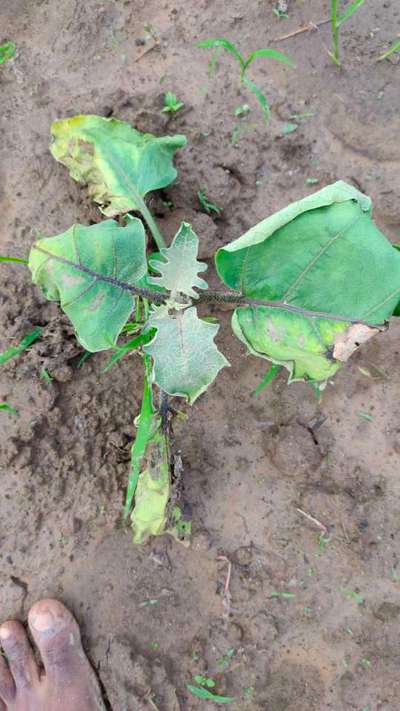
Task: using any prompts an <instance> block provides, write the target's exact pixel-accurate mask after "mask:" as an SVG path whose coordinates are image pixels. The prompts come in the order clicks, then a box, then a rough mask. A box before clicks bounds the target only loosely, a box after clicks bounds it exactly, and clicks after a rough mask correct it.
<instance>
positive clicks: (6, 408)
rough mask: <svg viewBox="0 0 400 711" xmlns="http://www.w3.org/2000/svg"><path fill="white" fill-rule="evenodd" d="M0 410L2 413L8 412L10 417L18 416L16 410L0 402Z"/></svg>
mask: <svg viewBox="0 0 400 711" xmlns="http://www.w3.org/2000/svg"><path fill="white" fill-rule="evenodd" d="M0 410H3V411H4V412H9V413H10V415H16V416H17V417H18V415H19V412H18V410H16V409H15V407H12V406H11V405H9V404H8V402H1V403H0Z"/></svg>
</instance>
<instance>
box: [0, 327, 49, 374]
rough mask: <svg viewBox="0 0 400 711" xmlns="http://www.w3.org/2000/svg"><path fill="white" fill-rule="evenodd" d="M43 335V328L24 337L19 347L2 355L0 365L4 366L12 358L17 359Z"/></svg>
mask: <svg viewBox="0 0 400 711" xmlns="http://www.w3.org/2000/svg"><path fill="white" fill-rule="evenodd" d="M41 333H42V329H41V328H34V329H33V331H31V332H30V333H28V334H27V335H26V336H24V338H23V339H22V341H21V343H20V344H19V345H18V346H11V348H8V349H7V350H6V351H4V352H3V353H0V365H4V364H5V363H8V361H9V360H11V358H16V357H17V356H19V355H21V353H23V351H25V350H26V349H27V348H29V346H31V345H32V343H34V342H35V341H37V339H38V338H40V335H41Z"/></svg>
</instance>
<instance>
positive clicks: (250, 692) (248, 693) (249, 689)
mask: <svg viewBox="0 0 400 711" xmlns="http://www.w3.org/2000/svg"><path fill="white" fill-rule="evenodd" d="M243 696H244V698H245V699H252V698H253V696H254V686H246V688H245V689H243Z"/></svg>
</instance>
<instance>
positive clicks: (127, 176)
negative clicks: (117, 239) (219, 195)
mask: <svg viewBox="0 0 400 711" xmlns="http://www.w3.org/2000/svg"><path fill="white" fill-rule="evenodd" d="M51 133H52V137H53V143H52V144H51V146H50V150H51V152H52V154H53V156H54V158H55V159H56V160H58V161H59V162H60V163H63V165H65V166H66V167H67V168H68V170H69V172H70V175H71V177H72V178H73V179H74V180H77V181H79V182H83V183H86V184H87V185H88V187H89V195H90V196H91V197H92V199H93V200H94V202H96V203H98V204H99V205H100V209H101V211H102V212H103V213H104V215H107V216H108V217H114V216H115V215H120V214H122V213H125V212H129V210H138V209H139V203H140V200H141V199H142V198H143V197H144V196H145V195H146V194H147V193H148V192H149V191H150V190H157V189H159V188H165V187H166V186H167V185H169V184H170V183H172V181H173V180H175V178H176V175H177V172H176V170H175V168H174V166H173V163H172V161H173V157H174V153H175V151H176V150H177V149H178V148H182V146H184V145H185V144H186V138H185V136H181V135H176V136H161V137H157V136H153V135H152V134H151V133H141V132H140V131H137V130H136V129H134V128H132V126H130V125H129V124H128V123H126V122H125V121H119V120H117V119H114V118H108V119H107V118H103V117H101V116H91V115H88V116H85V115H82V116H73V117H72V118H67V119H61V120H60V121H55V123H53V125H52V128H51Z"/></svg>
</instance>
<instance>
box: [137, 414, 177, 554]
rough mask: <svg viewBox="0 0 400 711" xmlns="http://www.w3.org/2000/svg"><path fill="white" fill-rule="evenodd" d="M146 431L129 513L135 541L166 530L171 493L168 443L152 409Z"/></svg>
mask: <svg viewBox="0 0 400 711" xmlns="http://www.w3.org/2000/svg"><path fill="white" fill-rule="evenodd" d="M149 433H151V434H148V437H147V440H146V442H145V447H144V451H143V455H142V457H141V458H140V462H139V464H140V473H139V476H138V480H137V485H136V491H135V505H134V509H133V511H132V514H131V521H132V530H133V542H134V543H138V544H139V543H144V542H145V541H146V540H147V539H148V538H149V536H158V535H160V534H161V533H163V531H164V530H165V526H166V523H167V507H168V500H169V493H170V477H169V459H168V443H167V438H166V435H165V434H164V433H163V432H162V428H161V418H160V416H159V415H158V413H155V412H153V416H152V419H151V423H150V428H149Z"/></svg>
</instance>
